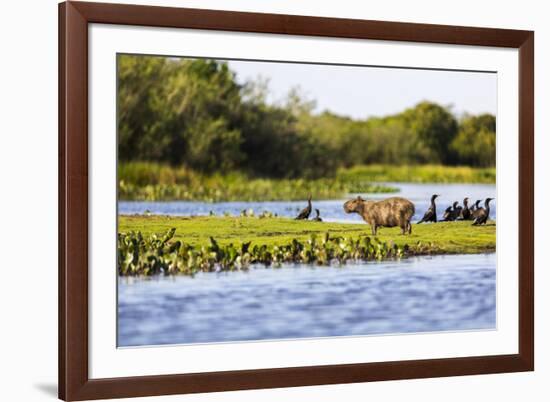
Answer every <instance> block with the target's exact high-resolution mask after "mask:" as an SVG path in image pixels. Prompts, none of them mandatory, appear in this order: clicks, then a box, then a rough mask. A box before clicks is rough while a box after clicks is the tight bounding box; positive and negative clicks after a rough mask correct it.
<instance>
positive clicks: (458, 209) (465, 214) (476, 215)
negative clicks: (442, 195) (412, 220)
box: [417, 194, 494, 225]
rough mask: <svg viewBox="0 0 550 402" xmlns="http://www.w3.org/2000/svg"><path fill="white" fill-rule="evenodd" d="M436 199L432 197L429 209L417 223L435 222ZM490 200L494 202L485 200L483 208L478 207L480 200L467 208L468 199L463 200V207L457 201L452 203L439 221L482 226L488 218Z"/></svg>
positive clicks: (435, 196)
mask: <svg viewBox="0 0 550 402" xmlns="http://www.w3.org/2000/svg"><path fill="white" fill-rule="evenodd" d="M437 197H439V194H434V195H432V198H431V200H430V207H429V208H428V210H427V211H426V213H425V214H424V216H423V217H422V219H420V220H419V221H418V222H417V223H423V222H437V209H436V205H435V199H436V198H437ZM491 200H494V198H486V199H485V206H484V207H480V206H479V203H480V202H481V200H477V201H476V202H475V204H474V205H472V206H469V205H468V201H469V198H468V197H466V198H464V200H463V201H462V204H463V206H460V205H458V201H455V202H453V205H452V206H450V207H447V209H445V212H444V213H443V219H441V221H444V222H450V221H456V220H464V221H468V220H473V221H474V223H473V225H483V224H485V223H487V219H488V218H489V213H490V207H489V202H491Z"/></svg>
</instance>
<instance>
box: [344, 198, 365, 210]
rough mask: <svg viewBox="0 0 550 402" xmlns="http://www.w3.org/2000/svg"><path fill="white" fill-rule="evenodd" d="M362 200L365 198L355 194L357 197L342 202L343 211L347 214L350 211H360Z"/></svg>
mask: <svg viewBox="0 0 550 402" xmlns="http://www.w3.org/2000/svg"><path fill="white" fill-rule="evenodd" d="M364 202H365V200H364V199H362V198H361V196H357V198H354V199H353V200H349V201H346V202H345V203H344V211H345V212H346V213H348V214H351V213H352V212H360V210H361V209H362V207H363V203H364Z"/></svg>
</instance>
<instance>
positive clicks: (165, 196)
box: [118, 162, 396, 202]
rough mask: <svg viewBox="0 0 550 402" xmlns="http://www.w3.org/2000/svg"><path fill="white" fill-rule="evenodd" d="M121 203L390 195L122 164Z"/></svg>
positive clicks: (361, 186) (334, 184)
mask: <svg viewBox="0 0 550 402" xmlns="http://www.w3.org/2000/svg"><path fill="white" fill-rule="evenodd" d="M118 177H119V198H120V199H121V200H146V201H160V200H181V201H207V202H218V201H275V200H288V201H292V200H303V199H306V198H307V197H308V195H309V194H313V195H314V197H315V199H334V198H341V197H343V196H344V195H346V194H347V193H350V192H358V193H359V192H360V193H367V192H392V191H395V190H396V189H394V188H392V187H388V186H383V185H376V184H370V183H367V182H358V181H356V180H354V181H350V182H346V181H342V180H339V179H338V178H323V179H315V180H307V179H264V178H249V177H247V176H246V175H244V174H242V173H239V172H228V173H224V174H220V173H218V174H214V175H205V174H201V173H198V172H195V171H193V170H189V169H186V168H183V167H177V168H174V167H170V166H167V165H160V164H156V163H148V162H131V163H121V164H119V169H118Z"/></svg>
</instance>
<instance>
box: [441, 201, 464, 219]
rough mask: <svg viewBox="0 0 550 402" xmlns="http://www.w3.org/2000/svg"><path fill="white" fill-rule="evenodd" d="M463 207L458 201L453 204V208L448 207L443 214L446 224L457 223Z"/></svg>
mask: <svg viewBox="0 0 550 402" xmlns="http://www.w3.org/2000/svg"><path fill="white" fill-rule="evenodd" d="M461 211H462V207H459V206H458V201H455V202H453V206H452V207H448V208H447V209H446V210H445V213H444V214H443V220H444V221H445V222H450V221H456V218H458V217H459V216H460V212H461Z"/></svg>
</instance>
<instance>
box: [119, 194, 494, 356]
mask: <svg viewBox="0 0 550 402" xmlns="http://www.w3.org/2000/svg"><path fill="white" fill-rule="evenodd" d="M388 184H390V185H393V186H396V187H399V188H400V190H401V191H400V192H399V193H396V194H362V195H363V196H367V197H369V198H375V199H379V198H386V197H391V196H394V195H397V196H402V197H406V198H408V199H410V200H411V201H412V202H414V204H415V206H416V215H415V217H414V220H415V221H416V220H418V219H420V217H421V216H422V215H423V214H424V212H425V211H426V209H427V208H428V205H429V198H430V196H431V195H432V194H434V193H435V194H441V197H440V198H439V199H438V203H437V205H438V215H439V217H441V216H442V214H443V211H444V210H445V208H446V207H447V206H448V205H450V204H451V203H452V202H453V201H455V200H456V201H460V203H462V200H463V198H464V197H469V198H470V200H471V201H472V202H474V201H475V200H476V199H485V198H487V197H496V188H495V186H494V185H482V184H480V185H472V184H410V183H388ZM351 196H353V195H350V197H351ZM344 201H345V200H344V199H341V200H330V201H316V200H315V198H314V200H313V204H314V208H319V209H320V210H321V216H322V217H323V219H324V220H326V221H340V222H355V223H358V222H362V220H361V218H360V217H359V216H358V215H356V214H352V215H347V214H345V213H344V211H343V210H342V204H343V202H344ZM497 202H498V200H495V201H493V202H492V203H491V218H492V219H495V217H496V210H497V209H496V205H497ZM304 206H305V201H299V202H287V201H284V202H222V203H205V202H124V201H123V202H119V213H120V214H142V213H144V212H146V211H149V212H151V213H153V214H166V215H182V216H191V215H208V214H210V213H211V212H212V213H214V214H216V215H223V214H224V213H229V214H231V215H239V214H240V212H241V211H242V210H245V209H252V210H254V212H255V213H256V214H258V213H261V212H262V211H269V212H272V213H276V214H277V215H279V216H285V217H294V216H295V214H296V212H297V211H298V210H299V209H301V208H303V207H304ZM495 286H496V255H495V254H494V253H493V254H477V255H452V256H451V255H448V256H437V257H413V258H407V259H403V260H401V261H384V262H363V263H349V264H347V265H345V266H343V267H339V266H331V267H312V266H308V265H290V264H287V265H284V266H283V267H282V268H269V269H266V268H265V267H263V266H253V267H251V269H250V270H249V271H248V272H225V273H201V274H198V275H196V276H195V277H188V276H177V277H163V276H157V277H153V278H126V277H119V283H118V303H119V304H118V345H119V346H120V347H124V346H142V345H165V344H185V343H208V342H234V341H252V340H272V339H292V338H314V337H327V336H359V335H381V334H395V333H414V332H432V331H462V330H489V329H493V328H495V326H496V307H495V302H496V300H495Z"/></svg>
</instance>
